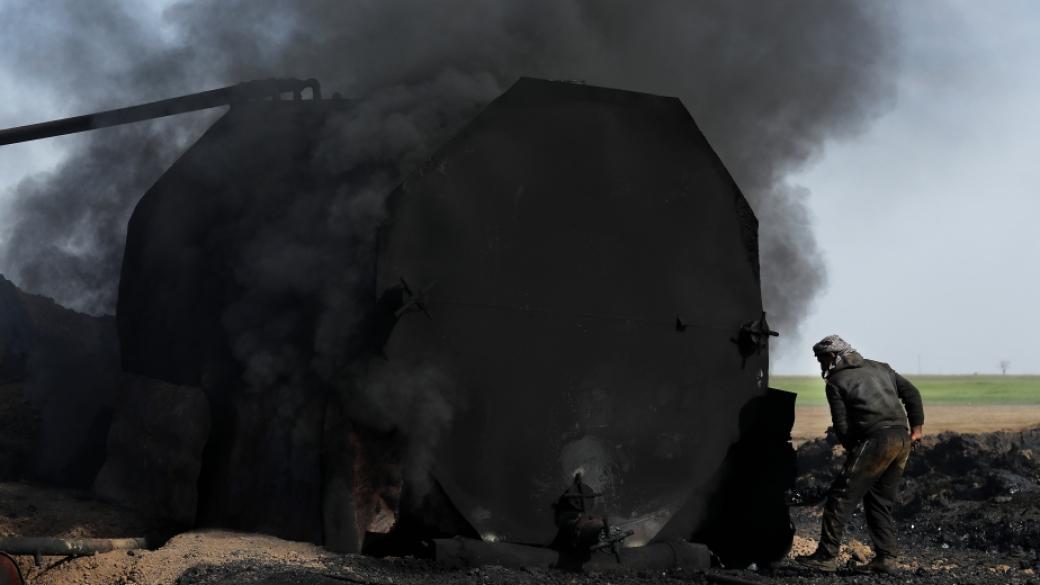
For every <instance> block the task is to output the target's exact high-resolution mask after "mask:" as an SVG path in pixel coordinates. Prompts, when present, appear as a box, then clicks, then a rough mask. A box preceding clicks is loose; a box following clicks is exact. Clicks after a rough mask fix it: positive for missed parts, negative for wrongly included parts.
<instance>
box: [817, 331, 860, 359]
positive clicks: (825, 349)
mask: <svg viewBox="0 0 1040 585" xmlns="http://www.w3.org/2000/svg"><path fill="white" fill-rule="evenodd" d="M812 350H813V353H814V354H816V355H820V354H821V353H833V354H834V355H837V356H843V355H845V354H847V353H849V352H852V351H856V350H854V349H852V346H851V345H849V342H847V341H845V340H844V339H842V338H840V337H838V336H837V335H828V336H827V337H824V338H823V339H821V340H820V342H819V343H817V344H816V345H814V346H812Z"/></svg>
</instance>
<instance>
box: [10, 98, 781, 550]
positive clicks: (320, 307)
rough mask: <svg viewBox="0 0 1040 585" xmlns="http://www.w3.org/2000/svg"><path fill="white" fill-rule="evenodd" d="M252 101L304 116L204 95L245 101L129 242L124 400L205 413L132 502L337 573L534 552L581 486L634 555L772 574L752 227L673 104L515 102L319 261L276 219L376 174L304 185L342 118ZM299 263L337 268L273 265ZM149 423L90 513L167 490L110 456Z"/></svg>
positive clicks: (771, 429)
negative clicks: (479, 546) (662, 547)
mask: <svg viewBox="0 0 1040 585" xmlns="http://www.w3.org/2000/svg"><path fill="white" fill-rule="evenodd" d="M265 87H268V86H257V85H254V86H252V91H253V94H255V93H256V91H257V88H260V93H261V94H263V93H264V92H265V91H267V92H268V93H272V94H277V93H279V92H283V91H285V90H286V88H287V87H288V88H289V89H290V90H291V91H295V92H296V93H297V96H296V97H297V99H293V100H278V99H243V98H242V96H243V95H244V94H243V93H242V90H239V93H238V94H236V93H234V92H227V91H225V92H224V93H222V94H212V92H211V93H210V97H212V98H213V99H216V100H217V101H222V103H228V102H230V103H231V104H232V105H231V107H230V108H229V109H228V111H227V113H226V114H225V115H223V116H222V117H221V118H220V119H219V120H218V121H217V122H216V123H215V124H213V126H212V127H211V128H210V129H209V130H208V131H207V132H206V133H205V134H204V135H203V136H202V137H201V138H200V139H199V140H198V141H197V142H196V143H195V144H194V145H193V146H192V147H191V148H190V149H188V150H187V151H186V152H185V153H184V154H183V156H181V157H180V159H179V160H177V161H176V162H175V163H174V164H173V166H172V167H171V168H170V169H169V170H168V171H167V172H166V173H165V174H164V175H163V176H162V177H161V178H160V179H159V180H158V181H157V182H156V183H155V185H154V186H153V187H152V188H151V189H150V190H149V191H148V192H147V193H146V194H145V195H144V197H143V198H142V199H141V200H140V202H139V203H138V205H137V207H136V209H135V211H134V213H133V216H132V218H131V220H130V224H129V229H128V235H127V241H126V251H125V257H124V263H123V268H122V275H121V281H120V288H119V300H118V307H117V315H116V318H117V323H118V331H119V341H120V347H121V354H122V367H123V371H124V378H125V379H128V380H129V379H132V380H133V382H126V383H125V384H124V388H123V392H124V396H125V395H126V393H127V392H134V391H137V389H141V388H146V387H149V384H151V385H152V386H161V387H162V388H164V390H163V392H161V393H160V394H161V395H162V396H163V397H164V398H161V399H156V400H158V402H156V400H140V401H137V402H136V404H139V405H140V406H138V407H136V408H142V409H144V408H148V409H161V410H166V411H168V412H171V413H173V412H180V413H182V414H181V415H180V416H185V417H187V416H192V417H195V416H205V417H206V418H207V423H206V424H205V425H202V426H200V425H190V424H188V425H184V426H185V427H190V428H191V431H190V432H191V433H194V435H192V437H191V440H187V439H185V440H180V439H178V433H182V432H189V431H184V430H181V427H180V426H179V425H177V424H171V423H166V424H167V426H166V427H165V430H164V432H166V433H167V434H168V435H169V437H170V439H169V440H168V441H166V442H165V443H163V445H166V447H162V448H161V449H168V450H169V451H170V453H167V454H165V455H164V454H163V453H156V454H155V457H162V456H166V455H169V456H172V457H175V458H177V457H179V458H181V459H185V458H187V459H188V460H191V461H193V462H194V463H193V464H192V465H182V466H181V467H179V468H178V469H181V470H182V476H180V477H179V480H178V481H179V482H180V484H179V485H182V488H181V489H180V490H179V491H177V492H176V493H172V492H171V493H165V492H164V493H165V495H162V494H160V495H156V496H155V497H153V498H152V499H145V500H141V499H140V497H138V499H137V500H136V502H137V505H138V507H144V508H147V509H150V510H151V511H153V512H154V511H156V510H165V511H168V510H171V509H175V510H177V513H176V514H171V516H175V517H176V518H178V519H179V520H180V521H181V522H182V524H186V525H209V526H228V527H233V528H238V529H247V530H257V531H263V532H268V533H272V534H275V535H279V536H283V537H287V538H293V539H299V540H309V541H313V542H317V543H322V544H325V545H326V546H328V547H330V548H333V549H337V550H347V551H357V550H361V549H362V547H366V548H367V549H368V550H377V549H378V548H379V547H381V546H384V547H393V546H404V545H402V544H401V543H403V542H408V541H412V542H417V541H422V540H427V539H434V538H443V537H452V536H463V537H469V538H473V539H480V540H482V541H484V542H503V543H517V544H525V545H536V546H546V545H548V544H549V543H551V542H553V540H554V537H556V536H557V526H556V524H555V523H554V520H553V508H552V506H553V504H554V502H557V500H558V499H559V498H560V494H561V492H563V491H564V489H565V488H567V487H568V486H570V485H572V483H573V482H574V480H575V477H576V475H577V474H580V478H581V482H582V484H583V485H584V487H585V488H587V489H588V490H589V494H591V495H590V496H589V504H588V505H589V506H591V508H590V510H595V513H596V514H598V515H601V516H602V517H604V518H605V519H606V521H607V523H608V524H609V525H611V526H615V527H618V529H619V530H620V529H623V530H624V532H623V534H624V535H625V536H624V540H623V543H622V544H623V546H625V547H638V546H641V545H647V544H652V543H655V542H673V541H684V540H685V541H697V542H702V543H705V544H707V545H708V546H709V547H710V548H711V549H712V550H713V551H715V552H716V553H717V554H718V555H719V556H720V557H722V558H723V560H724V561H725V562H727V564H730V565H735V564H747V563H750V562H752V561H757V562H769V561H772V560H775V559H778V558H780V557H782V556H783V555H784V554H785V553H786V551H787V549H788V548H789V546H790V543H791V538H792V535H793V529H792V528H791V525H790V522H789V519H788V515H787V508H786V505H785V504H784V490H785V489H786V488H787V487H788V486H789V483H790V482H791V481H792V479H793V472H794V470H793V451H792V449H791V447H790V443H789V442H788V441H789V434H790V429H791V424H792V423H793V418H794V408H793V407H794V399H793V395H789V394H787V393H783V392H779V391H775V390H770V389H769V388H768V378H769V375H768V364H769V360H768V343H767V342H768V339H769V336H770V335H775V333H774V332H771V331H770V330H769V327H768V325H767V323H766V320H765V313H764V312H763V307H762V298H761V287H760V282H759V265H758V262H759V260H758V240H757V228H758V224H757V220H756V218H755V215H754V213H753V211H752V209H751V208H750V206H749V205H748V203H747V201H746V200H745V199H744V197H743V195H742V194H741V192H740V190H739V188H738V187H737V185H736V184H735V182H734V181H733V179H732V178H731V177H730V175H729V173H728V172H727V170H726V168H725V167H724V166H723V164H722V162H721V161H720V160H719V158H718V157H717V155H716V154H715V153H714V151H713V150H712V148H711V146H710V145H709V143H708V141H707V140H706V139H705V137H704V136H703V135H702V134H701V133H700V131H699V130H698V128H697V126H696V124H695V123H694V121H693V119H692V118H691V116H690V115H689V113H688V112H687V111H686V109H685V108H684V106H683V105H682V103H681V102H680V101H679V100H678V99H675V98H670V97H659V96H655V95H648V94H643V93H636V92H630V91H621V90H616V89H605V88H600V87H592V86H587V85H584V84H579V83H570V82H555V81H544V80H537V79H529V78H524V79H520V80H519V81H517V82H516V83H515V84H514V85H513V86H512V87H511V88H510V89H509V90H508V91H506V92H505V93H503V94H502V95H501V96H499V97H498V98H497V99H495V100H493V101H492V102H491V103H490V104H488V105H487V106H486V107H485V108H484V109H483V110H481V111H480V112H479V113H476V115H475V117H473V118H472V119H471V120H470V121H469V122H468V124H466V125H465V126H464V128H463V129H462V130H461V131H459V132H458V133H457V134H455V135H454V136H453V137H452V138H451V139H450V140H448V141H447V142H446V143H444V144H443V145H442V146H441V148H440V149H439V150H437V151H436V152H435V153H434V154H433V155H432V157H430V158H429V159H428V160H427V161H426V162H425V163H424V164H422V165H421V166H419V168H417V169H414V170H412V171H411V172H410V173H409V174H407V176H406V177H405V178H404V180H403V181H400V182H399V183H397V185H398V186H397V187H396V188H393V189H391V191H392V192H391V193H381V194H378V195H379V196H378V197H377V198H376V199H377V200H378V201H379V208H380V209H379V213H377V214H374V215H373V217H374V218H375V219H373V220H372V221H371V222H369V223H368V224H366V223H363V222H362V223H353V224H351V226H352V228H351V229H352V230H353V232H352V233H349V234H340V235H339V236H338V239H337V240H336V241H335V245H331V246H330V245H325V244H323V243H321V242H303V243H301V240H306V239H307V238H315V239H318V238H321V237H322V233H323V231H322V230H321V229H315V230H314V232H313V233H307V232H306V230H305V231H303V232H299V231H297V232H291V231H290V232H285V231H283V230H281V229H280V226H281V225H283V224H285V223H287V222H293V221H297V219H298V218H299V217H300V216H301V214H303V215H304V216H306V217H313V216H307V215H306V213H313V210H310V211H309V212H308V211H306V210H303V211H301V209H300V206H301V205H304V204H306V205H312V204H314V202H318V204H320V202H322V201H326V202H332V201H334V200H335V201H341V200H342V190H343V186H344V185H345V184H350V185H354V186H356V185H359V184H368V183H365V176H366V174H378V173H380V172H382V171H381V169H380V167H379V165H378V163H376V162H373V163H371V164H364V165H360V166H354V167H352V168H351V169H350V170H348V171H342V172H340V171H335V170H330V169H331V168H330V167H327V166H323V165H321V164H317V163H316V161H320V160H323V158H324V157H327V156H328V155H329V150H330V146H329V142H328V141H327V140H325V139H324V138H325V137H327V136H328V135H329V133H330V132H334V131H335V130H336V128H337V125H338V124H345V123H346V122H345V120H348V119H349V117H350V115H351V114H350V112H351V111H352V108H354V107H355V104H353V103H352V102H350V101H348V100H341V99H321V95H320V92H319V91H318V87H317V85H316V84H314V83H301V84H297V85H291V84H290V85H289V86H286V85H284V84H283V85H277V84H276V85H274V86H269V87H273V89H270V90H268V89H264V88H265ZM306 88H309V89H310V90H311V96H312V98H313V99H302V98H301V96H300V95H299V94H300V92H301V91H302V90H303V89H306ZM253 94H249V95H253ZM200 95H203V94H200ZM236 96H238V97H237V98H236ZM212 105H214V104H213V103H210V102H207V101H205V100H202V101H196V103H193V104H190V106H191V107H185V108H181V109H195V108H201V107H210V106H212ZM174 110H175V111H166V112H164V113H166V114H168V113H176V111H181V110H180V109H177V108H174ZM153 114H154V112H148V111H143V112H141V113H140V116H139V117H150V116H151V115H153ZM122 121H126V120H118V122H122ZM103 122H104V121H102V122H101V123H99V122H97V121H96V120H95V121H93V122H91V121H87V122H83V124H84V128H87V127H95V126H98V125H103ZM113 123H116V122H113ZM38 126H41V125H38ZM84 128H78V129H84ZM43 130H44V131H46V130H48V129H47V128H44V129H43ZM8 132H10V131H8ZM7 136H8V137H10V135H7ZM27 136H28V135H27ZM33 137H36V136H28V138H33ZM28 138H25V137H24V136H23V137H21V138H20V139H28ZM8 141H11V140H8ZM303 193H305V194H306V197H303V196H302V195H301V194H303ZM337 197H339V199H337ZM359 197H361V196H360V195H358V196H357V197H355V198H359ZM347 200H348V201H350V200H351V199H350V198H348V199H347ZM303 202H306V203H303ZM360 204H361V203H358V205H360ZM329 207H330V209H328V210H327V213H328V215H329V216H330V217H334V216H335V215H336V213H337V212H336V211H335V210H334V209H332V207H333V206H332V205H331V204H330V205H329ZM285 233H290V234H294V235H293V237H285V236H284V234H285ZM278 234H282V236H278ZM294 250H296V251H297V252H299V251H300V250H303V252H307V251H309V250H321V251H322V253H323V254H327V255H328V256H330V257H331V260H330V259H329V258H325V259H324V260H323V261H322V262H320V263H315V264H313V265H309V264H308V260H307V258H308V256H307V254H306V253H300V258H302V260H301V261H298V262H296V261H294V262H292V264H293V265H295V266H297V268H298V270H296V271H295V272H291V273H288V274H287V273H286V272H285V271H284V270H282V269H281V268H279V269H277V270H275V269H271V270H268V271H265V269H264V266H267V264H265V259H268V260H270V261H271V262H272V263H276V262H277V260H278V258H279V256H280V255H282V254H290V253H293V251H294ZM258 259H259V260H258ZM329 266H342V271H341V272H337V271H330V270H328V267H329ZM141 391H145V390H141ZM178 393H183V394H184V395H188V394H190V395H191V396H192V398H191V401H192V404H194V405H195V406H193V407H191V408H181V409H180V410H178V408H179V404H180V403H179V399H178V396H180V395H181V394H178ZM131 402H132V401H131ZM131 402H127V404H129V403H131ZM163 404H165V405H167V406H162V405H163ZM199 412H201V414H198V413H199ZM399 412H411V413H414V415H409V416H398V413H399ZM431 412H433V414H432V415H431V414H430V413H431ZM437 413H440V414H439V415H438V414H437ZM140 417H141V413H140V412H137V413H135V412H133V409H130V408H123V409H122V411H120V409H119V407H118V406H117V408H116V414H115V416H114V418H113V422H112V431H111V433H110V439H109V447H108V453H107V460H106V462H105V464H104V465H103V466H102V467H101V470H100V473H99V476H98V482H97V484H96V486H97V489H98V491H99V492H101V493H103V494H108V495H109V496H110V497H119V494H130V493H138V492H140V491H141V490H142V489H144V490H146V491H147V490H148V488H147V486H149V485H157V484H158V483H162V482H158V481H156V480H155V478H154V477H146V476H154V475H155V474H159V475H161V474H163V473H169V472H168V471H164V470H163V468H161V467H153V468H149V469H151V470H150V471H149V470H145V469H141V468H140V467H141V466H142V465H145V464H146V462H142V460H141V457H131V456H125V453H124V454H123V455H121V454H120V453H121V450H123V451H125V450H126V449H132V448H133V447H129V446H127V445H128V444H129V443H132V441H128V440H127V439H126V437H125V436H123V437H122V438H120V436H117V435H120V433H123V435H125V431H118V429H119V428H125V427H126V424H127V423H126V420H127V419H134V418H137V419H140ZM121 420H123V421H124V422H123V423H121V422H120V421H121ZM430 420H433V421H434V422H435V423H436V429H435V431H431V432H425V431H423V430H421V429H419V428H418V427H419V426H422V425H424V424H426V423H427V422H429V421H430ZM121 424H122V425H123V427H120V425H121ZM157 424H159V423H157ZM431 424H432V423H431ZM200 434H201V435H200ZM200 437H201V438H200ZM171 454H172V455H171ZM134 466H137V467H138V468H136V469H135V468H134ZM415 470H418V471H415ZM184 474H186V476H185V475H184ZM167 483H168V482H167ZM142 486H144V487H142ZM127 497H128V498H129V497H130V496H127ZM583 497H584V496H583ZM156 498H158V499H159V500H163V502H159V503H156ZM171 499H172V500H175V501H174V503H172V504H171V503H170V501H169V500H171ZM619 558H620V557H619Z"/></svg>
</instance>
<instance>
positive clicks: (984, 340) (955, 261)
mask: <svg viewBox="0 0 1040 585" xmlns="http://www.w3.org/2000/svg"><path fill="white" fill-rule="evenodd" d="M902 7H903V8H902V12H903V15H902V28H903V37H904V43H905V47H904V51H905V54H904V56H903V66H902V70H901V72H900V77H899V90H898V97H897V101H896V103H895V104H894V105H893V107H892V108H891V109H890V110H889V112H888V113H887V114H886V115H884V116H883V117H882V118H881V119H879V120H877V121H876V122H875V123H874V124H873V125H872V126H871V128H870V129H869V130H868V131H867V132H866V133H865V134H864V135H861V136H858V137H855V138H853V139H852V140H850V141H846V142H839V143H830V144H828V146H827V148H826V149H825V153H824V155H823V156H822V158H820V159H819V160H818V161H816V162H815V163H814V164H812V165H811V167H810V168H807V169H806V170H805V171H804V172H803V173H800V174H799V175H798V176H795V177H792V179H791V180H792V182H795V183H799V184H802V185H805V186H806V187H808V188H809V190H810V191H811V195H810V198H811V207H812V209H813V210H814V213H815V218H814V219H815V227H814V229H815V230H816V233H817V239H818V241H819V242H820V244H821V247H822V248H823V249H824V251H825V257H826V264H827V268H828V286H827V289H826V290H825V292H824V293H823V294H822V295H821V296H820V297H818V299H817V302H816V310H815V314H814V315H813V316H812V317H810V318H809V319H808V321H807V322H806V323H805V324H804V327H803V334H802V335H801V336H800V337H799V336H795V337H791V336H788V337H784V338H781V340H780V341H779V342H778V343H777V344H776V345H775V349H776V350H778V351H775V352H774V360H773V372H774V373H803V372H815V371H816V365H815V361H814V359H813V357H812V354H811V352H810V350H809V347H810V346H811V345H812V343H813V342H815V341H816V340H818V339H819V338H821V337H823V336H824V335H827V334H830V333H838V334H839V335H842V336H844V337H845V338H846V339H847V340H848V341H849V342H850V343H852V344H853V345H854V346H855V347H857V348H858V349H860V350H861V351H862V353H864V354H865V355H866V356H868V357H872V358H875V359H880V360H882V361H888V362H889V363H891V364H892V365H893V367H895V368H896V369H898V370H900V371H903V372H906V373H911V374H912V373H917V372H918V371H923V372H924V373H944V374H946V373H972V372H979V373H984V372H994V371H997V370H998V362H1000V361H1001V360H1004V359H1006V360H1009V361H1010V362H1011V368H1010V370H1009V372H1011V373H1040V337H1038V335H1037V334H1038V332H1040V310H1038V309H1040V307H1038V306H1037V302H1036V301H1037V297H1038V294H1037V293H1038V289H1040V268H1038V258H1040V243H1038V242H1040V239H1038V236H1037V225H1038V222H1040V197H1037V192H1038V186H1040V161H1038V155H1040V149H1038V146H1040V76H1038V75H1037V71H1040V4H1037V3H1035V2H1028V1H1024V0H1023V1H1000V2H987V3H982V2H973V1H970V0H963V1H959V2H937V1H932V2H907V3H903V4H902Z"/></svg>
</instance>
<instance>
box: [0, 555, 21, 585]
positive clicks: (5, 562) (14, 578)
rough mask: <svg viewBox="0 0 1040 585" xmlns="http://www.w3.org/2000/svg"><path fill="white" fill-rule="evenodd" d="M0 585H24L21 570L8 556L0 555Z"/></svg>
mask: <svg viewBox="0 0 1040 585" xmlns="http://www.w3.org/2000/svg"><path fill="white" fill-rule="evenodd" d="M0 585H25V577H23V576H22V569H21V568H20V567H19V566H18V563H16V562H15V561H14V559H13V558H11V556H10V555H7V554H4V553H0Z"/></svg>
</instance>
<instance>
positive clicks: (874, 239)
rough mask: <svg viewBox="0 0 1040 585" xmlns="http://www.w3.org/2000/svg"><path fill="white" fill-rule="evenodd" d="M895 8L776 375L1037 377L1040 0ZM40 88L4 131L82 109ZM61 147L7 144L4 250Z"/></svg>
mask: <svg viewBox="0 0 1040 585" xmlns="http://www.w3.org/2000/svg"><path fill="white" fill-rule="evenodd" d="M899 6H900V14H901V26H902V36H903V55H902V67H901V68H900V70H899V72H898V94H897V96H896V98H895V100H894V101H893V103H892V104H890V107H889V108H888V110H887V112H886V113H885V114H884V115H883V116H882V117H880V118H879V119H877V120H876V121H874V122H873V123H872V124H871V125H870V126H869V127H868V128H867V130H866V131H865V132H864V133H862V134H860V135H857V136H852V137H847V138H843V139H842V140H840V141H832V142H829V143H828V144H827V145H826V148H825V149H824V152H823V154H822V156H821V157H819V158H818V159H817V160H815V161H814V162H813V163H812V164H810V165H809V166H808V167H807V168H805V169H803V170H802V171H800V172H799V173H797V174H796V175H793V176H791V177H789V179H788V180H789V181H790V182H791V183H794V184H797V185H802V186H804V187H807V188H808V189H809V190H810V192H811V195H810V201H811V207H812V210H813V213H814V216H815V217H814V220H815V222H814V228H813V229H814V230H815V232H816V237H817V240H818V242H819V244H820V247H821V248H822V249H823V250H824V254H825V260H826V265H827V269H828V285H827V288H826V290H825V291H824V292H823V293H822V294H821V295H820V296H819V297H818V298H817V300H816V303H815V312H814V314H813V315H812V316H811V317H810V318H809V319H807V320H806V321H805V322H804V324H803V327H802V332H801V334H800V335H795V334H792V333H791V332H781V333H782V334H783V335H782V336H781V337H780V338H779V339H778V340H777V341H775V342H774V344H773V366H772V367H773V372H774V373H805V374H809V373H814V372H815V371H816V364H815V361H814V359H813V357H812V354H811V351H810V349H809V348H810V346H811V345H812V343H814V342H815V341H816V340H818V339H819V338H821V337H823V336H824V335H828V334H831V333H838V334H840V335H842V336H844V337H845V338H846V339H847V340H848V341H850V342H851V343H852V344H853V345H854V346H856V347H857V348H858V349H860V350H861V351H862V353H864V355H866V356H867V357H871V358H875V359H879V360H882V361H887V362H889V363H891V364H892V365H893V366H894V367H895V368H896V369H898V370H900V371H902V372H904V373H908V374H914V373H918V371H922V372H924V373H950V374H952V373H972V372H979V373H991V372H995V371H997V370H998V362H999V361H1000V360H1005V359H1006V360H1010V362H1011V368H1010V372H1011V373H1040V351H1038V349H1040V342H1038V341H1036V339H1037V336H1038V335H1040V314H1038V310H1040V309H1038V307H1037V306H1036V304H1035V302H1034V299H1035V297H1036V296H1037V294H1036V292H1037V290H1038V289H1040V269H1038V268H1037V264H1036V258H1037V257H1038V256H1040V244H1038V240H1037V237H1036V235H1035V233H1034V230H1035V227H1034V226H1036V224H1037V223H1038V222H1040V197H1037V196H1036V192H1037V191H1038V188H1037V186H1038V185H1040V163H1038V161H1037V154H1038V152H1040V149H1038V148H1037V146H1038V142H1040V138H1038V137H1040V76H1038V75H1037V74H1036V72H1037V71H1040V4H1037V3H1035V2H1030V1H1027V0H1018V1H1012V0H1001V1H997V2H987V3H982V2H974V1H970V0H950V1H944V2H940V1H938V0H931V1H920V2H905V3H900V4H899ZM40 83H45V81H44V80H23V79H18V80H11V79H3V80H2V83H0V127H9V126H15V125H20V124H25V123H30V122H36V121H41V120H44V119H49V118H55V117H61V116H66V115H74V114H78V113H82V112H74V111H68V110H67V108H66V107H65V105H64V104H63V101H62V99H61V97H60V95H56V94H54V93H53V92H51V93H48V92H46V91H40V90H41V88H42V87H43V86H41V85H38V84H40ZM60 148H61V147H60V143H59V142H58V141H56V140H52V141H38V142H35V143H28V144H23V145H16V146H7V147H2V152H0V246H2V245H3V233H4V232H3V226H4V224H5V223H6V222H7V221H9V220H10V217H9V215H7V214H4V204H5V202H4V200H3V199H2V193H3V192H4V191H6V188H7V187H8V186H10V185H12V184H14V183H16V182H17V181H18V180H19V179H20V178H22V177H24V176H26V175H28V174H30V173H31V172H33V171H36V170H40V169H44V168H46V167H47V166H49V165H51V164H54V162H55V161H56V160H58V159H59V157H60V150H59V149H60ZM768 308H769V307H768V306H767V307H766V309H767V310H768Z"/></svg>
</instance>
